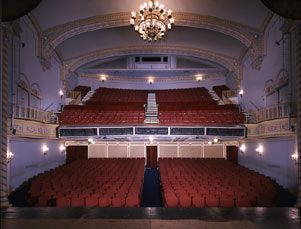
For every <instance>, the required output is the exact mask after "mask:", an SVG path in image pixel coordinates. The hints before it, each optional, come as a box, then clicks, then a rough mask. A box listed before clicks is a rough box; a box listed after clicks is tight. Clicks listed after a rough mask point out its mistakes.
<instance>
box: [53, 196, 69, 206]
mask: <svg viewBox="0 0 301 229" xmlns="http://www.w3.org/2000/svg"><path fill="white" fill-rule="evenodd" d="M56 206H57V207H70V199H69V198H66V197H61V198H57V199H56Z"/></svg>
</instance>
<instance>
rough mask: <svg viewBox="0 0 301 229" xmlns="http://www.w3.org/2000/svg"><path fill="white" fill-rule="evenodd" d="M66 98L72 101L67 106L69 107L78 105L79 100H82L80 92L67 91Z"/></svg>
mask: <svg viewBox="0 0 301 229" xmlns="http://www.w3.org/2000/svg"><path fill="white" fill-rule="evenodd" d="M67 98H69V99H73V100H72V101H71V102H70V103H69V104H70V105H71V104H72V105H78V104H79V103H80V102H81V100H82V96H81V92H80V91H68V92H67Z"/></svg>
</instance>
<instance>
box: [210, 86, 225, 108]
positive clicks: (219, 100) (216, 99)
mask: <svg viewBox="0 0 301 229" xmlns="http://www.w3.org/2000/svg"><path fill="white" fill-rule="evenodd" d="M209 94H210V95H211V97H212V98H213V99H214V100H215V101H216V103H217V104H218V105H224V104H225V103H224V101H223V100H221V98H220V97H219V96H218V95H217V94H216V93H215V91H213V90H210V91H209Z"/></svg>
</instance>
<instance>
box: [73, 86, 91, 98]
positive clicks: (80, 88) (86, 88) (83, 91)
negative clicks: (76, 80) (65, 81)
mask: <svg viewBox="0 0 301 229" xmlns="http://www.w3.org/2000/svg"><path fill="white" fill-rule="evenodd" d="M73 91H79V92H80V93H81V97H82V98H84V97H85V95H86V94H87V93H88V92H89V91H91V87H89V86H81V85H78V86H77V87H75V88H74V89H73Z"/></svg>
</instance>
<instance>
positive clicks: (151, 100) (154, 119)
mask: <svg viewBox="0 0 301 229" xmlns="http://www.w3.org/2000/svg"><path fill="white" fill-rule="evenodd" d="M144 123H159V119H158V107H157V103H156V93H148V96H147V106H146V112H145V120H144Z"/></svg>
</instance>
